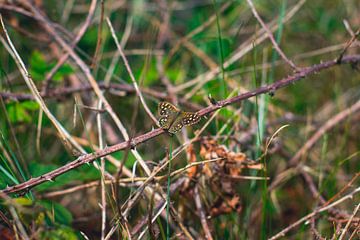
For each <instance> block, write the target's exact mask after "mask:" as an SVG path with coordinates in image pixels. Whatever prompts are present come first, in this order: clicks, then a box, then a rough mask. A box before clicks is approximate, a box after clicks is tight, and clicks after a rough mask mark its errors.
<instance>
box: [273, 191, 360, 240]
mask: <svg viewBox="0 0 360 240" xmlns="http://www.w3.org/2000/svg"><path fill="white" fill-rule="evenodd" d="M359 191H360V187H359V188H356V189H355V190H354V191H352V192H351V193H349V194H347V195H345V196H344V197H342V198H340V199H339V200H337V201H336V202H333V203H332V204H330V205H328V206H325V207H322V208H320V209H316V210H314V211H313V212H312V213H309V214H308V215H306V216H305V217H302V218H301V219H299V220H298V221H296V222H294V223H293V224H291V225H290V226H288V227H287V228H285V229H283V230H282V231H280V232H279V233H277V234H276V235H274V236H272V237H271V238H269V239H270V240H275V239H278V238H281V237H284V236H285V234H286V233H287V232H289V231H290V230H291V229H293V228H295V227H297V226H299V225H300V224H301V223H303V222H305V221H307V220H308V219H310V218H312V217H314V216H315V215H316V214H318V213H321V212H324V211H327V210H329V209H330V208H332V207H334V206H336V205H338V204H340V203H342V202H344V201H345V200H348V199H352V198H353V196H354V195H355V194H356V193H358V192H359Z"/></svg>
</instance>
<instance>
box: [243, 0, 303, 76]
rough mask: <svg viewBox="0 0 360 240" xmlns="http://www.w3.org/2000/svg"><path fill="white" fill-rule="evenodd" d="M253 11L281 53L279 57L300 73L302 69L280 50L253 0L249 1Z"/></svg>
mask: <svg viewBox="0 0 360 240" xmlns="http://www.w3.org/2000/svg"><path fill="white" fill-rule="evenodd" d="M247 2H248V4H249V6H250V8H251V11H252V12H253V14H254V16H255V18H256V19H257V20H258V21H259V23H260V24H261V26H262V27H263V28H264V30H265V31H266V33H267V35H268V37H269V38H270V41H271V42H272V44H273V46H274V48H275V50H276V51H277V52H278V53H279V55H280V56H281V57H282V59H283V60H284V61H285V62H287V63H288V64H289V65H290V66H291V67H292V68H293V69H294V70H296V71H299V70H300V69H299V68H298V67H297V66H296V65H295V64H294V63H293V62H292V61H291V60H290V59H288V58H287V57H286V55H285V54H284V52H283V51H282V50H281V49H280V47H279V45H278V44H277V42H276V40H275V38H274V36H273V35H272V32H271V31H270V29H269V28H268V27H267V26H266V24H265V23H264V21H263V20H262V19H261V17H260V16H259V14H258V12H257V11H256V8H255V6H254V4H253V2H252V1H251V0H247Z"/></svg>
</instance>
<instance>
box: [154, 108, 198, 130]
mask: <svg viewBox="0 0 360 240" xmlns="http://www.w3.org/2000/svg"><path fill="white" fill-rule="evenodd" d="M158 112H159V115H160V119H159V125H160V127H161V128H162V129H165V130H167V131H168V132H169V133H172V134H174V133H176V132H178V131H180V129H181V128H182V127H183V126H189V125H193V124H196V123H198V122H199V121H200V119H201V117H200V116H199V115H198V114H197V113H192V112H184V111H181V110H180V109H178V108H177V107H175V106H174V105H172V104H171V103H168V102H160V103H159V106H158Z"/></svg>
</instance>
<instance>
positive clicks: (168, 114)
mask: <svg viewBox="0 0 360 240" xmlns="http://www.w3.org/2000/svg"><path fill="white" fill-rule="evenodd" d="M158 112H159V115H160V116H161V118H160V119H159V125H160V127H161V128H163V129H169V128H170V127H171V126H172V125H173V123H174V121H175V119H176V118H177V116H178V115H179V113H180V110H179V109H178V108H177V107H175V106H174V105H172V104H171V103H168V102H161V103H159V106H158Z"/></svg>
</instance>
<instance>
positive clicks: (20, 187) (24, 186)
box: [0, 55, 360, 193]
mask: <svg viewBox="0 0 360 240" xmlns="http://www.w3.org/2000/svg"><path fill="white" fill-rule="evenodd" d="M359 62H360V55H351V56H345V57H343V59H342V60H341V62H340V64H355V63H359ZM337 64H338V63H337V62H336V60H332V61H327V62H323V63H320V64H317V65H313V66H311V67H307V68H303V69H301V71H300V72H297V73H295V74H294V75H291V76H288V77H286V78H283V79H281V80H279V81H277V82H275V83H273V84H270V85H267V86H263V87H260V88H257V89H255V90H252V91H249V92H247V93H244V94H240V95H238V96H235V97H232V98H229V99H225V100H222V101H218V102H217V104H215V105H211V106H208V107H206V108H203V109H201V110H200V111H198V114H199V115H200V116H204V115H206V114H209V113H211V112H214V111H216V110H218V109H220V108H223V107H225V106H228V105H230V104H233V103H237V102H240V101H242V100H245V99H248V98H251V97H254V96H257V95H260V94H264V93H273V92H274V91H276V90H277V89H280V88H283V87H285V86H288V85H290V84H292V83H294V82H296V81H298V80H300V79H302V78H305V77H307V76H309V75H313V74H315V73H318V72H319V71H322V70H325V69H327V68H330V67H333V66H336V65H337ZM164 132H165V131H164V130H163V129H161V128H157V129H155V130H153V131H150V132H148V133H145V134H143V135H140V136H138V137H135V138H133V139H131V141H129V140H128V141H124V142H121V143H119V144H116V145H113V146H111V147H108V148H106V149H102V150H98V151H96V152H94V153H90V154H85V155H82V156H80V157H79V158H77V159H76V160H74V161H72V162H70V163H68V164H66V165H64V166H62V167H60V168H58V169H55V170H53V171H51V172H48V173H46V174H43V175H41V176H39V177H35V178H31V179H29V180H28V181H26V182H23V183H20V184H17V185H14V186H10V187H7V188H5V189H3V190H2V191H0V193H20V192H24V191H28V190H29V189H31V188H33V187H35V186H37V185H39V184H42V183H44V182H47V181H53V180H54V179H55V178H56V177H58V176H60V175H62V174H64V173H66V172H68V171H70V170H72V169H74V168H77V167H79V166H81V165H83V164H85V163H89V162H92V161H94V160H95V159H97V158H100V157H103V156H106V155H109V154H111V153H113V152H117V151H120V150H123V149H126V148H127V147H128V146H129V144H130V146H131V147H132V148H135V147H136V146H137V145H139V144H141V143H144V142H146V141H148V140H150V139H152V138H155V137H157V136H159V135H161V134H163V133H164Z"/></svg>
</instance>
